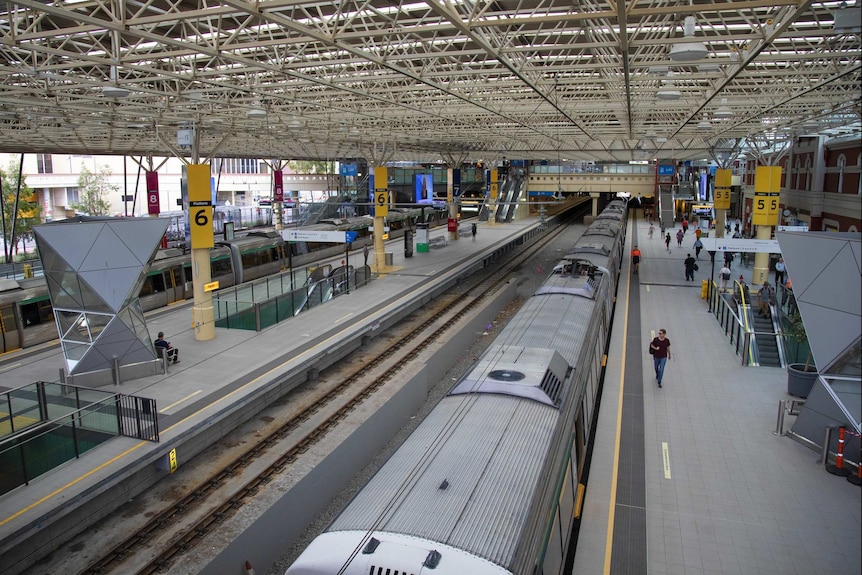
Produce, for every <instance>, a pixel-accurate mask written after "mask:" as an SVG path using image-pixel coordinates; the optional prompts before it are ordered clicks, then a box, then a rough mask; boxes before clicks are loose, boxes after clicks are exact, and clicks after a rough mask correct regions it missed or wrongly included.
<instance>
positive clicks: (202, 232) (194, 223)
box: [186, 164, 215, 249]
mask: <svg viewBox="0 0 862 575" xmlns="http://www.w3.org/2000/svg"><path fill="white" fill-rule="evenodd" d="M186 170H187V173H188V186H189V215H188V218H189V229H190V230H191V235H192V249H198V248H211V247H213V246H214V245H215V241H214V239H213V205H212V192H211V191H210V167H209V164H190V165H188V166H186Z"/></svg>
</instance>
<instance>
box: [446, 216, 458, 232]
mask: <svg viewBox="0 0 862 575" xmlns="http://www.w3.org/2000/svg"><path fill="white" fill-rule="evenodd" d="M446 226H447V227H446V231H449V232H457V231H458V220H457V219H456V218H449V221H448V222H447V224H446Z"/></svg>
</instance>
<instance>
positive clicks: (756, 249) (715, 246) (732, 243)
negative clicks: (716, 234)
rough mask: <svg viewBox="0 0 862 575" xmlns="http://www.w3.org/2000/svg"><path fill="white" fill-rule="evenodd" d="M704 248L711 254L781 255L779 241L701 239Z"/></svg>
mask: <svg viewBox="0 0 862 575" xmlns="http://www.w3.org/2000/svg"><path fill="white" fill-rule="evenodd" d="M700 241H701V243H703V248H704V249H705V250H706V251H709V252H746V253H756V254H780V253H781V248H780V247H778V240H758V239H744V238H704V237H701V238H700Z"/></svg>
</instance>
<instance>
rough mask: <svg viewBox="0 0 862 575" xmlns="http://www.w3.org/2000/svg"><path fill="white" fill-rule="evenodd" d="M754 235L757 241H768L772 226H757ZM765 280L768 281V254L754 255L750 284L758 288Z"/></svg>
mask: <svg viewBox="0 0 862 575" xmlns="http://www.w3.org/2000/svg"><path fill="white" fill-rule="evenodd" d="M755 234H756V236H755V237H756V238H757V239H758V240H768V239H770V238H771V237H772V226H757V227H756V228H755ZM767 279H769V254H763V253H757V254H754V269H753V270H752V272H751V284H752V285H754V286H759V285H761V284H762V283H763V282H765V281H766V280H767ZM752 291H753V290H752Z"/></svg>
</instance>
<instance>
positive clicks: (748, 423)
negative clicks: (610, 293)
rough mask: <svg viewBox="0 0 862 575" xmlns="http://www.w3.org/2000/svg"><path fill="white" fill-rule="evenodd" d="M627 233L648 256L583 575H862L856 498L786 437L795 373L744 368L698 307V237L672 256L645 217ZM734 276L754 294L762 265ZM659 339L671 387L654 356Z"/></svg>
mask: <svg viewBox="0 0 862 575" xmlns="http://www.w3.org/2000/svg"><path fill="white" fill-rule="evenodd" d="M628 225H629V234H628V237H627V244H626V245H627V250H628V253H630V252H631V248H632V246H633V245H634V244H637V245H638V246H639V248H640V250H641V252H642V254H643V255H642V261H641V264H640V270H639V273H638V274H637V275H632V274H631V273H630V266H631V262H630V259H629V258H627V259H626V263H625V266H624V268H623V275H622V277H621V283H620V288H619V296H618V305H617V309H616V315H615V320H614V330H613V336H612V338H613V339H612V345H611V349H612V352H611V354H610V356H609V358H608V364H607V372H606V378H605V384H604V392H603V396H602V404H601V409H600V413H599V421H598V433H597V438H596V443H595V446H594V451H593V458H592V462H591V468H590V472H589V482H588V486H587V490H586V495H585V500H584V508H583V514H582V522H581V525H580V534H579V539H578V544H577V553H576V555H575V563H574V569H573V571H572V572H573V573H588V574H598V573H610V574H617V573H629V574H641V573H650V574H662V575H666V574H667V575H676V574H685V575H695V574H716V575H718V574H722V575H730V574H733V575H750V574H760V575H765V574H775V575H791V574H799V575H803V574H805V575H808V574H824V575H825V574H827V573H828V574H831V575H838V574H842V575H858V574H859V573H860V557H862V530H860V513H859V510H860V509H862V496H860V489H859V487H857V486H855V485H853V484H851V483H850V482H848V481H847V480H846V479H844V478H843V477H837V476H834V475H830V474H829V473H827V472H826V470H825V469H824V466H823V465H821V464H820V463H819V461H820V454H819V453H816V452H814V451H812V450H811V449H809V448H807V447H804V446H803V445H801V444H800V443H798V442H796V441H794V440H793V439H791V438H790V437H788V436H782V435H778V434H776V433H775V431H776V424H777V416H778V413H779V401H781V400H789V399H792V398H791V396H789V395H788V394H787V392H786V387H787V373H786V371H785V370H784V369H782V368H768V367H743V366H741V362H740V358H739V356H738V355H737V354H736V353H735V351H734V348H733V347H732V345H731V344H730V342H729V340H728V338H727V337H726V336H725V332H724V330H723V329H722V328H721V327H720V326H719V324H718V323H717V321H716V319H715V317H714V316H713V315H712V314H711V313H708V307H707V301H706V300H704V299H701V280H703V279H708V278H709V277H710V263H709V256H708V254H707V253H706V252H705V251H704V252H701V256H700V260H699V262H698V263H699V268H700V269H699V271H698V272H695V281H693V282H691V281H686V280H685V273H684V266H683V260H684V259H685V258H686V256H687V254H688V253H689V252H691V253H692V255H693V254H694V250H693V249H692V247H691V246H692V244H693V243H694V233H693V230H691V229H690V230H689V232H688V233H687V234H686V236H685V239H684V241H683V244H682V247H677V246H676V241H672V242H671V246H670V253H668V251H667V249H666V248H665V244H664V242H663V241H662V239H661V238H660V236H659V233H658V226H657V225H656V231H655V234H654V237H653V238H649V237H648V228H649V223H648V222H645V221H644V220H643V219H638V220H636V221H634V222H633V221H632V220H630V221H629V224H628ZM677 226H679V224H677ZM675 231H676V230H675V229H674V230H671V236H672V237H673V236H674V235H675ZM720 267H721V264H720V263H719V262H716V269H715V273H716V277H717V276H718V269H719V268H720ZM731 270H732V271H733V274H734V276H733V277H738V276H739V275H740V274H741V275H743V277H744V279H745V280H746V282H747V283H748V284H749V285H750V284H751V279H752V278H751V275H752V269H751V268H746V267H744V266H743V265H741V264H740V263H739V260H738V259H737V261H736V262H734V264H733V265H732V268H731ZM659 329H665V330H667V337H668V338H669V339H670V341H671V353H672V360H671V361H669V362H668V364H667V367H666V370H665V374H664V380H663V386H662V387H661V388H659V387H658V386H657V385H656V379H655V373H654V370H653V366H652V363H653V362H652V356H650V355H648V353H647V347H648V345H649V342H650V341H651V340H652V338H653V337H654V335H655V333H657V331H658V330H659ZM789 419H792V418H789ZM791 425H792V421H787V422H785V427H786V428H789V427H790V426H791Z"/></svg>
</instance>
